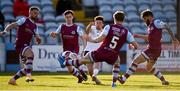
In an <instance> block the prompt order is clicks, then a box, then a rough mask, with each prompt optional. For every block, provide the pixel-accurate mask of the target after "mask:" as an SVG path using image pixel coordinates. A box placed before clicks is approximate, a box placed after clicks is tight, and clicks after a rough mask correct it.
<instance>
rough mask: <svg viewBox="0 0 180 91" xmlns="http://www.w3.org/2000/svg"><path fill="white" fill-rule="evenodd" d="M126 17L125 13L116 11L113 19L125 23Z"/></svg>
mask: <svg viewBox="0 0 180 91" xmlns="http://www.w3.org/2000/svg"><path fill="white" fill-rule="evenodd" d="M124 17H125V14H124V12H123V11H116V12H115V13H114V14H113V18H114V19H115V20H116V21H124Z"/></svg>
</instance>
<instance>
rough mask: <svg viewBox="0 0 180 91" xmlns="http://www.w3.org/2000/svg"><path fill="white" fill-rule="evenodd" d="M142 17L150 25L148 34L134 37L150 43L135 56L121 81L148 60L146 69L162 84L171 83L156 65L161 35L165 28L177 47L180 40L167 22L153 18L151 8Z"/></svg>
mask: <svg viewBox="0 0 180 91" xmlns="http://www.w3.org/2000/svg"><path fill="white" fill-rule="evenodd" d="M141 17H142V19H143V20H144V22H145V23H146V25H147V27H148V28H147V31H148V35H140V34H134V37H135V38H142V39H144V40H146V41H148V43H149V44H148V46H147V48H146V49H145V50H144V51H143V52H142V53H141V54H140V55H138V56H137V57H135V59H134V60H133V62H132V64H131V66H130V67H129V69H128V70H127V72H126V73H125V74H124V75H123V76H122V77H120V82H121V83H122V84H124V82H125V81H126V79H128V78H129V77H130V76H131V75H132V74H133V73H134V72H135V71H136V68H137V67H138V64H140V63H144V62H147V64H146V70H147V71H148V72H150V73H152V74H154V75H155V76H156V77H157V78H159V79H160V80H161V82H162V85H169V82H168V81H166V80H165V78H164V76H163V75H162V74H161V72H160V71H158V69H156V68H155V67H154V64H155V63H156V61H157V59H158V57H159V56H160V54H161V37H162V31H163V29H166V30H167V32H168V34H169V35H170V36H171V39H172V42H173V44H174V47H175V48H176V47H177V46H178V45H179V41H178V40H177V39H176V38H175V37H174V36H173V33H172V32H171V30H170V28H169V26H168V25H167V24H165V23H164V22H162V21H161V20H158V19H154V18H153V13H152V12H151V11H150V10H149V9H147V10H144V11H143V12H142V13H141Z"/></svg>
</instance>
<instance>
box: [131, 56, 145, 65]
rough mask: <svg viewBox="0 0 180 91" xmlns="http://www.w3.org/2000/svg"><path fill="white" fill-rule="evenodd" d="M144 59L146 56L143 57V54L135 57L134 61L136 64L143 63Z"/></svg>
mask: <svg viewBox="0 0 180 91" xmlns="http://www.w3.org/2000/svg"><path fill="white" fill-rule="evenodd" d="M143 61H144V57H143V56H142V55H139V56H137V57H135V59H134V61H133V63H135V64H140V63H142V62H143Z"/></svg>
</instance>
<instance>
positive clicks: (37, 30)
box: [35, 26, 39, 35]
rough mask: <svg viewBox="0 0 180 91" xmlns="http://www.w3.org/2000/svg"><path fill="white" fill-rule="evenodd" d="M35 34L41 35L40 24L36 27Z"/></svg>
mask: <svg viewBox="0 0 180 91" xmlns="http://www.w3.org/2000/svg"><path fill="white" fill-rule="evenodd" d="M35 35H39V29H38V26H37V27H36V29H35Z"/></svg>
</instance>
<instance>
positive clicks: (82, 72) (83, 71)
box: [78, 65, 88, 81]
mask: <svg viewBox="0 0 180 91" xmlns="http://www.w3.org/2000/svg"><path fill="white" fill-rule="evenodd" d="M78 70H79V72H80V74H81V75H82V77H83V80H84V81H87V79H88V77H87V75H86V72H85V70H84V68H83V67H82V65H81V66H79V67H78Z"/></svg>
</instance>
